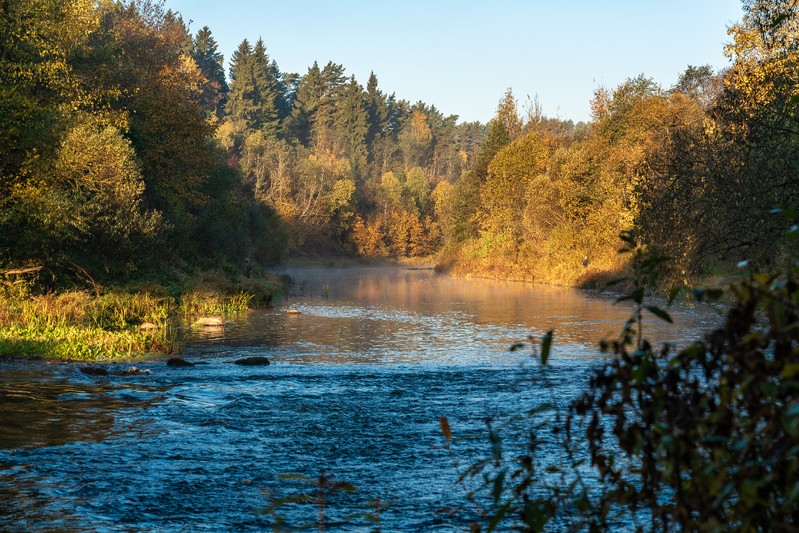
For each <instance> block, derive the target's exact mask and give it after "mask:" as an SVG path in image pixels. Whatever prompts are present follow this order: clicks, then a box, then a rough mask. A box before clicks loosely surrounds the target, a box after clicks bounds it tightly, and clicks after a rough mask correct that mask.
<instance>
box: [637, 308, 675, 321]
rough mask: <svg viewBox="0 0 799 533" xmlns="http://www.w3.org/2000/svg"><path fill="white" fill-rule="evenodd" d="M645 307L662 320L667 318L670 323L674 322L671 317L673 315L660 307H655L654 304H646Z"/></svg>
mask: <svg viewBox="0 0 799 533" xmlns="http://www.w3.org/2000/svg"><path fill="white" fill-rule="evenodd" d="M644 309H646V310H647V311H649V312H650V313H652V314H653V315H655V316H656V317H658V318H659V319H661V320H665V321H666V322H668V323H669V324H672V323H673V322H674V321H673V320H672V319H671V316H670V315H669V314H668V313H667V312H666V311H664V310H663V309H661V308H659V307H655V306H654V305H645V306H644Z"/></svg>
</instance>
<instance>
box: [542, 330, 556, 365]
mask: <svg viewBox="0 0 799 533" xmlns="http://www.w3.org/2000/svg"><path fill="white" fill-rule="evenodd" d="M553 332H554V330H551V329H550V330H549V331H547V332H546V333H544V335H542V336H541V364H542V365H545V364H547V361H549V354H550V353H551V351H552V335H553Z"/></svg>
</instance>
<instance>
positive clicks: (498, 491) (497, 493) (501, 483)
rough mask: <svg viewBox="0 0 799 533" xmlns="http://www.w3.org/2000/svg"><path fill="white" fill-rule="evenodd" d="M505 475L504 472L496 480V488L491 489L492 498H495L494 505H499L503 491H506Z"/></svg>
mask: <svg viewBox="0 0 799 533" xmlns="http://www.w3.org/2000/svg"><path fill="white" fill-rule="evenodd" d="M505 473H506V471H505V470H503V471H502V472H500V473H499V474H497V477H495V478H494V486H493V488H492V489H491V497H492V498H494V505H496V504H498V503H499V499H500V498H501V497H502V491H503V490H504V489H505Z"/></svg>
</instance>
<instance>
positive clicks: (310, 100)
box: [285, 61, 322, 147]
mask: <svg viewBox="0 0 799 533" xmlns="http://www.w3.org/2000/svg"><path fill="white" fill-rule="evenodd" d="M321 95H322V73H321V71H320V70H319V64H318V63H317V62H316V61H314V64H313V65H312V66H311V67H309V68H308V72H307V73H306V74H305V75H304V76H302V77H301V78H300V79H299V81H298V83H297V92H296V95H295V97H294V102H293V105H292V108H291V114H290V115H289V117H288V118H287V119H286V125H285V130H286V136H287V137H288V138H290V139H297V140H298V141H299V142H300V143H301V144H302V145H303V146H306V147H307V146H310V144H311V123H312V119H313V117H314V115H315V114H316V110H317V108H318V107H319V101H320V98H321Z"/></svg>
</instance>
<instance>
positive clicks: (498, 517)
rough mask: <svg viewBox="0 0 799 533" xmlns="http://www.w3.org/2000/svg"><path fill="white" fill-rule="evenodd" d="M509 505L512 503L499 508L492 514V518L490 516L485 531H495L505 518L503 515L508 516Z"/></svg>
mask: <svg viewBox="0 0 799 533" xmlns="http://www.w3.org/2000/svg"><path fill="white" fill-rule="evenodd" d="M511 503H512V502H507V503H505V505H503V506H502V507H500V508H499V509H498V510H497V512H496V513H494V516H492V517H491V520H489V521H488V526H487V527H486V530H487V531H494V529H496V527H497V525H499V523H500V522H501V521H502V519H503V518H505V515H506V514H508V511H509V510H510V506H511Z"/></svg>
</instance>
